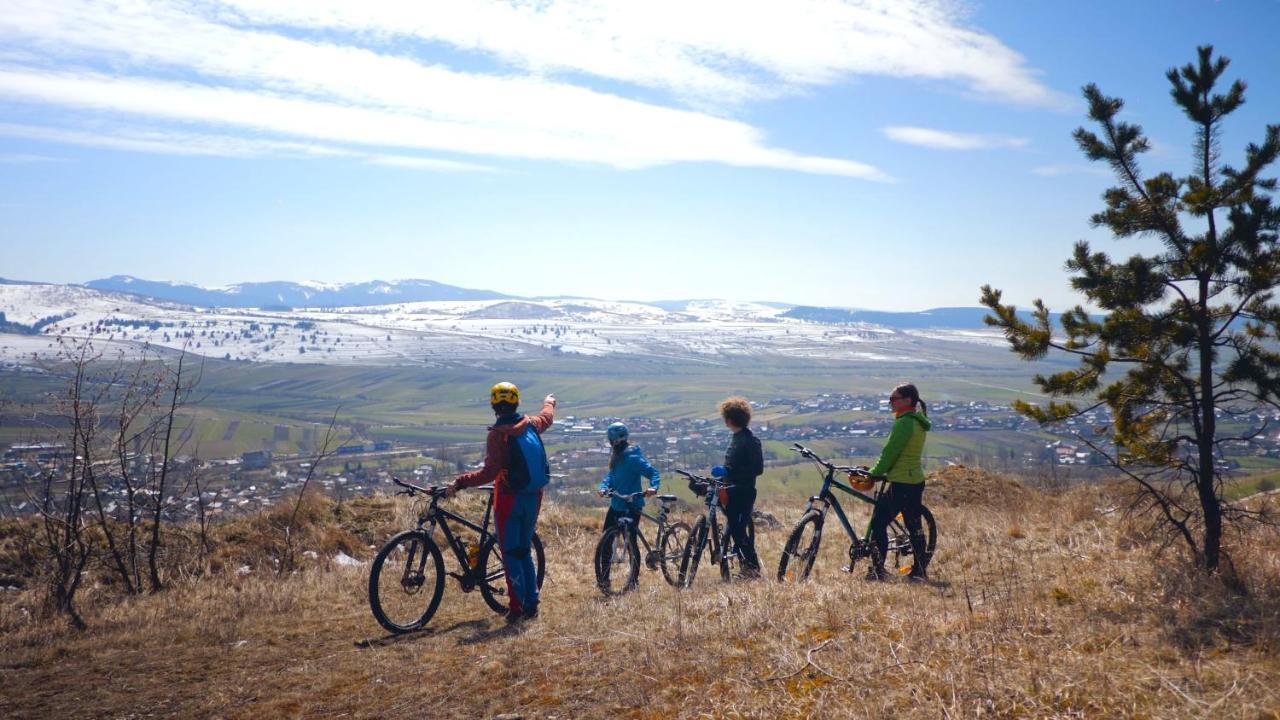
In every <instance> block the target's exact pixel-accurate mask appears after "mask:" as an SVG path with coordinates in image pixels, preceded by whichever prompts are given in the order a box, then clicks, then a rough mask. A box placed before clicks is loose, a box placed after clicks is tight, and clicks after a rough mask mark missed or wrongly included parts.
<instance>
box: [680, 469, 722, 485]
mask: <svg viewBox="0 0 1280 720" xmlns="http://www.w3.org/2000/svg"><path fill="white" fill-rule="evenodd" d="M676 474H677V475H683V476H685V477H687V478H689V479H690V480H696V481H698V482H712V481H713V480H719V478H709V477H703V476H701V475H694V474H693V473H691V472H687V471H685V470H676Z"/></svg>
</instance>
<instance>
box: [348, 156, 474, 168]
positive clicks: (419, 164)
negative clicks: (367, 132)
mask: <svg viewBox="0 0 1280 720" xmlns="http://www.w3.org/2000/svg"><path fill="white" fill-rule="evenodd" d="M368 162H369V164H370V165H385V166H386V167H402V168H412V169H415V170H443V171H448V172H487V171H491V170H493V168H490V167H487V166H484V165H476V164H474V163H465V162H457V161H454V160H439V159H437V158H424V157H412V156H409V155H371V156H370V157H369V159H368Z"/></svg>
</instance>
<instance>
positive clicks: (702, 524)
mask: <svg viewBox="0 0 1280 720" xmlns="http://www.w3.org/2000/svg"><path fill="white" fill-rule="evenodd" d="M707 535H708V533H707V518H706V516H703V517H700V518H698V520H697V522H695V523H694V524H693V529H692V530H690V531H689V542H687V543H685V544H684V552H683V553H681V554H680V577H679V580H680V587H686V588H687V587H692V586H693V579H694V578H695V577H697V575H698V562H699V561H700V560H701V559H702V551H703V549H704V548H706V546H707Z"/></svg>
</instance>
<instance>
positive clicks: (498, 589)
mask: <svg viewBox="0 0 1280 720" xmlns="http://www.w3.org/2000/svg"><path fill="white" fill-rule="evenodd" d="M530 552H532V553H533V566H534V568H535V571H536V572H537V575H538V587H539V588H541V587H542V581H543V580H544V579H545V577H546V572H547V558H546V556H545V555H544V554H543V552H542V539H541V538H539V537H538V534H537V533H534V534H533V545H532V547H531V548H530ZM473 572H474V573H475V577H476V584H477V585H478V586H479V587H480V597H482V598H484V601H485V603H486V604H487V605H488V606H489V608H490V609H491V610H493V611H494V612H496V613H504V612H506V611H507V605H508V598H507V571H506V567H505V566H503V564H502V548H500V547H499V546H498V537H497V536H496V535H491V536H489V539H488V540H486V541H485V543H484V546H482V547H481V548H480V556H479V560H478V561H477V563H476V568H475V570H474V571H473Z"/></svg>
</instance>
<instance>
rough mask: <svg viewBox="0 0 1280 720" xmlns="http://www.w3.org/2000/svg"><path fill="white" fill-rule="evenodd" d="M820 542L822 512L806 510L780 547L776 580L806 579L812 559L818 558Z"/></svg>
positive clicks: (797, 580) (794, 580)
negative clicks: (780, 554)
mask: <svg viewBox="0 0 1280 720" xmlns="http://www.w3.org/2000/svg"><path fill="white" fill-rule="evenodd" d="M821 544H822V513H819V512H815V511H810V512H807V513H805V514H804V516H803V517H801V518H800V522H798V523H796V526H795V529H793V530H792V531H791V535H789V536H788V537H787V544H786V545H784V546H783V547H782V558H781V559H779V560H778V582H799V581H802V580H807V579H808V578H809V573H810V572H811V571H812V570H813V561H814V560H816V559H817V558H818V547H819V546H820V545H821Z"/></svg>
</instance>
